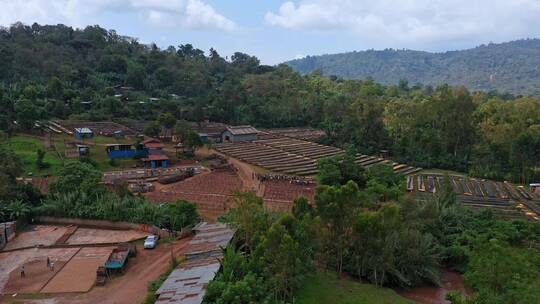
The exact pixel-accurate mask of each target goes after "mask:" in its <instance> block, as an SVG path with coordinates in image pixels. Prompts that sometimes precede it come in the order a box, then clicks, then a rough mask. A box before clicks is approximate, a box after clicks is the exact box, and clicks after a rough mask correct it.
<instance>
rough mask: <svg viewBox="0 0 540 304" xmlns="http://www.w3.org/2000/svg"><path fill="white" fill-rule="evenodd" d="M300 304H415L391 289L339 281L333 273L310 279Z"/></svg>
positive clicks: (303, 288) (345, 280)
mask: <svg viewBox="0 0 540 304" xmlns="http://www.w3.org/2000/svg"><path fill="white" fill-rule="evenodd" d="M295 303H298V304H323V303H332V304H401V303H403V304H413V303H414V302H413V301H410V300H407V299H405V298H403V297H401V296H399V295H398V294H397V293H396V292H395V291H393V290H392V289H389V288H379V287H376V286H375V285H372V284H364V283H359V282H357V281H353V280H350V279H345V278H344V279H338V278H337V276H336V274H335V273H333V272H317V273H316V274H314V275H313V276H311V277H308V278H307V279H306V281H305V282H304V284H303V287H302V289H301V290H300V292H299V293H298V297H297V301H296V302H295Z"/></svg>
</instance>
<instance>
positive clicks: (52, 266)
mask: <svg viewBox="0 0 540 304" xmlns="http://www.w3.org/2000/svg"><path fill="white" fill-rule="evenodd" d="M50 265H51V271H54V262H53V261H51V264H50Z"/></svg>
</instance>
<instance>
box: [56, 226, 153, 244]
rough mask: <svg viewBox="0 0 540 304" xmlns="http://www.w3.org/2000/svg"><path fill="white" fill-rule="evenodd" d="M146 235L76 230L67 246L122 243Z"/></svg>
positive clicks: (126, 231)
mask: <svg viewBox="0 0 540 304" xmlns="http://www.w3.org/2000/svg"><path fill="white" fill-rule="evenodd" d="M147 235H148V233H145V232H141V231H137V230H106V229H90V228H78V229H77V230H76V231H75V233H73V234H72V235H71V236H70V237H69V239H68V240H67V241H66V243H67V244H98V243H123V242H129V241H132V240H137V239H140V238H144V237H146V236H147Z"/></svg>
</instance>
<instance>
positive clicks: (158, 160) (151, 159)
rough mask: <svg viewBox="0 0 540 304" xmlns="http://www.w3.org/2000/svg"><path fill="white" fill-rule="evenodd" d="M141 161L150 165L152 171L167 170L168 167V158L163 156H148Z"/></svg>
mask: <svg viewBox="0 0 540 304" xmlns="http://www.w3.org/2000/svg"><path fill="white" fill-rule="evenodd" d="M143 161H144V162H145V163H147V164H150V167H151V168H152V169H155V168H167V167H168V166H169V158H168V157H167V155H165V154H149V155H148V156H147V157H146V158H144V159H143Z"/></svg>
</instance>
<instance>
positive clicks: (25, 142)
mask: <svg viewBox="0 0 540 304" xmlns="http://www.w3.org/2000/svg"><path fill="white" fill-rule="evenodd" d="M68 141H74V139H73V138H72V137H68V136H67V135H62V136H54V137H53V142H54V145H55V147H56V150H47V149H45V143H44V140H43V139H42V138H40V137H36V136H29V135H22V134H21V135H16V136H13V137H11V138H9V139H8V140H7V145H8V147H9V148H10V149H12V150H13V151H14V152H15V153H16V154H17V155H18V156H19V157H20V158H21V160H22V162H23V175H24V176H54V175H57V174H58V170H60V168H62V164H63V162H70V161H75V159H70V158H65V157H64V152H65V150H66V144H65V142H68ZM127 142H130V141H128V140H126V139H116V138H108V137H103V136H100V137H96V139H95V140H93V141H87V143H88V144H89V145H90V158H91V159H92V160H93V161H94V162H95V163H96V164H97V168H98V169H99V170H102V171H112V170H119V169H123V168H129V167H132V166H133V165H135V164H136V163H137V161H136V160H134V159H122V160H117V161H116V163H117V166H111V164H110V163H109V158H108V157H107V153H106V151H105V147H104V146H94V143H127ZM38 149H41V150H43V151H45V159H44V161H45V162H46V163H48V164H49V167H48V168H45V169H38V168H37V166H36V158H37V150H38Z"/></svg>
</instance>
